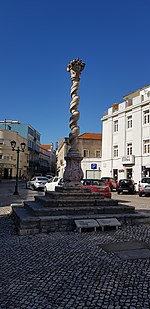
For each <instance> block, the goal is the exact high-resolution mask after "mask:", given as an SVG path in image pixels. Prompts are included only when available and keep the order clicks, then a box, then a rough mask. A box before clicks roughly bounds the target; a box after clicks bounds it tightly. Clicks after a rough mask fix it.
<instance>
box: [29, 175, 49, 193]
mask: <svg viewBox="0 0 150 309" xmlns="http://www.w3.org/2000/svg"><path fill="white" fill-rule="evenodd" d="M47 182H48V178H47V177H44V176H34V177H32V178H31V179H30V180H29V181H27V183H26V189H31V190H44V187H45V184H46V183H47Z"/></svg>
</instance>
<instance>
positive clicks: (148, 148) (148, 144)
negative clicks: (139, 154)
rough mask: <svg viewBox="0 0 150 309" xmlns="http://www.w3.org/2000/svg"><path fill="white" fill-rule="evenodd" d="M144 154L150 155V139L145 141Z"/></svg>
mask: <svg viewBox="0 0 150 309" xmlns="http://www.w3.org/2000/svg"><path fill="white" fill-rule="evenodd" d="M143 153H150V139H147V140H144V141H143Z"/></svg>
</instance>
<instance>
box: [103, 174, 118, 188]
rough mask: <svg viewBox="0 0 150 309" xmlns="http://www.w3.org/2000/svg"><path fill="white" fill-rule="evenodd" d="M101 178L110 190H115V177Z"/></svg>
mask: <svg viewBox="0 0 150 309" xmlns="http://www.w3.org/2000/svg"><path fill="white" fill-rule="evenodd" d="M101 180H103V181H104V182H105V183H106V185H108V186H109V187H110V190H111V191H113V190H114V189H115V190H116V187H117V182H116V180H115V178H112V177H102V178H101Z"/></svg>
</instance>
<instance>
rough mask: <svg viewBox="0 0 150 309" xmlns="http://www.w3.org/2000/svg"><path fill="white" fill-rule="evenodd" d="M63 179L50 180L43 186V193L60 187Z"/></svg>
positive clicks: (54, 178)
mask: <svg viewBox="0 0 150 309" xmlns="http://www.w3.org/2000/svg"><path fill="white" fill-rule="evenodd" d="M62 184H63V178H61V177H58V176H55V177H53V178H52V179H50V180H49V181H48V182H47V183H46V184H45V186H44V191H55V187H56V186H62Z"/></svg>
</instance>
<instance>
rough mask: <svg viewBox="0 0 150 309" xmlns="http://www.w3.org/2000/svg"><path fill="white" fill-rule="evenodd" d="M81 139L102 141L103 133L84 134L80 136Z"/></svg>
mask: <svg viewBox="0 0 150 309" xmlns="http://www.w3.org/2000/svg"><path fill="white" fill-rule="evenodd" d="M79 138H82V139H96V140H102V134H101V133H84V134H81V135H79Z"/></svg>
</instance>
